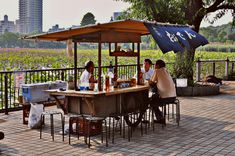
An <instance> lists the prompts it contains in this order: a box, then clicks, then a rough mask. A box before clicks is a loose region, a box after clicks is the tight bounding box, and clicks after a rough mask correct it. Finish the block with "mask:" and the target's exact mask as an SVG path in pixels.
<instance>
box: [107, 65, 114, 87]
mask: <svg viewBox="0 0 235 156" xmlns="http://www.w3.org/2000/svg"><path fill="white" fill-rule="evenodd" d="M107 76H108V77H109V85H111V86H112V85H113V78H114V74H113V65H112V61H110V64H109V70H108V74H107Z"/></svg>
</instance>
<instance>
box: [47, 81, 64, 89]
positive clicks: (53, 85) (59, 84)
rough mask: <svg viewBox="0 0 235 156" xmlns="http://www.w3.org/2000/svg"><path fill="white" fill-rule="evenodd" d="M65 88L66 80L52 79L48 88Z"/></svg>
mask: <svg viewBox="0 0 235 156" xmlns="http://www.w3.org/2000/svg"><path fill="white" fill-rule="evenodd" d="M60 88H63V89H67V82H66V81H53V82H50V86H49V89H60Z"/></svg>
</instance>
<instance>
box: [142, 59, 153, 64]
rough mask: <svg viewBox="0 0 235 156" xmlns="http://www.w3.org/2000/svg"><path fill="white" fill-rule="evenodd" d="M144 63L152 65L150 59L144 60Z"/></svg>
mask: <svg viewBox="0 0 235 156" xmlns="http://www.w3.org/2000/svg"><path fill="white" fill-rule="evenodd" d="M144 62H148V63H149V64H150V65H152V64H153V63H152V61H151V60H150V59H144Z"/></svg>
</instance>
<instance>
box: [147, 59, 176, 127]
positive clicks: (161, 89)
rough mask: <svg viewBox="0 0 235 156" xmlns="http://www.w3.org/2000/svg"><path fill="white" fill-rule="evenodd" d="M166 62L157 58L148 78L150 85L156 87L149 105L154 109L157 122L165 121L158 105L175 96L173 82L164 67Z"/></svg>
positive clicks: (170, 100) (171, 100)
mask: <svg viewBox="0 0 235 156" xmlns="http://www.w3.org/2000/svg"><path fill="white" fill-rule="evenodd" d="M165 66H166V64H165V62H164V61H162V60H157V61H156V64H155V71H154V74H153V76H152V78H151V80H150V86H154V85H156V86H155V87H157V94H155V96H154V97H153V98H152V101H151V105H152V107H153V109H154V112H155V115H156V118H157V122H158V123H162V122H165V119H164V118H163V116H162V112H161V111H160V110H159V106H160V105H161V103H164V102H174V101H175V98H176V89H175V84H174V82H173V80H172V77H171V76H170V74H169V73H168V72H167V70H166V68H165Z"/></svg>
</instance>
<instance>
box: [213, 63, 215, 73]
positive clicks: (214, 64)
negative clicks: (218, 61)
mask: <svg viewBox="0 0 235 156" xmlns="http://www.w3.org/2000/svg"><path fill="white" fill-rule="evenodd" d="M213 76H215V62H213Z"/></svg>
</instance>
